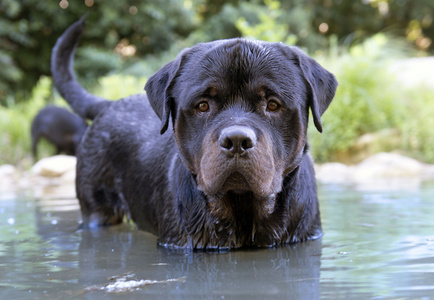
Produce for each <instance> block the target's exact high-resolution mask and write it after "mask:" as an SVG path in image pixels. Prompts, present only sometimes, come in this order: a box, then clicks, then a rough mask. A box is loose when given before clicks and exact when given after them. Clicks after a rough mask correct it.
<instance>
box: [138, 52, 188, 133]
mask: <svg viewBox="0 0 434 300" xmlns="http://www.w3.org/2000/svg"><path fill="white" fill-rule="evenodd" d="M188 50H189V49H185V50H184V51H182V52H181V53H180V54H179V55H178V56H177V57H176V59H175V60H174V61H172V62H170V63H168V64H167V65H165V66H164V67H162V68H161V69H160V70H159V71H158V72H157V73H155V74H154V75H152V76H151V77H150V78H149V79H148V81H147V82H146V85H145V90H146V94H147V95H148V99H149V103H150V104H151V106H152V108H153V110H154V111H155V112H156V114H157V115H158V117H159V118H160V120H161V130H160V133H161V134H163V133H164V132H165V131H166V130H167V127H168V126H169V118H170V114H172V119H173V120H174V119H175V114H176V107H175V104H176V103H175V102H174V99H173V96H172V95H171V91H172V87H173V83H174V82H175V79H176V77H177V76H178V74H179V71H180V69H181V66H182V65H183V63H184V60H185V59H184V57H185V54H186V52H187V51H188Z"/></svg>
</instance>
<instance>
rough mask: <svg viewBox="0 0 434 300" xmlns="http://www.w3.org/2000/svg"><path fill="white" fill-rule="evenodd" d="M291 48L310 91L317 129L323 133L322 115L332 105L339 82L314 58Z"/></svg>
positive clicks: (311, 106)
mask: <svg viewBox="0 0 434 300" xmlns="http://www.w3.org/2000/svg"><path fill="white" fill-rule="evenodd" d="M290 48H291V51H292V53H293V57H294V59H295V61H296V62H297V63H298V65H299V67H300V69H301V72H302V75H303V77H304V79H305V80H306V82H307V84H308V88H309V89H310V91H309V92H310V103H309V105H310V108H311V110H312V116H313V121H314V124H315V127H316V128H317V129H318V131H319V132H322V123H321V115H322V114H323V113H324V111H325V110H326V109H327V107H328V106H329V105H330V102H331V101H332V99H333V97H334V95H335V92H336V88H337V87H338V82H337V80H336V78H335V76H334V75H333V74H332V73H330V72H329V71H327V70H326V69H324V68H323V67H322V66H321V65H320V64H319V63H317V62H316V61H315V60H314V59H313V58H310V57H309V56H307V55H306V54H305V53H304V52H303V51H301V50H300V49H298V48H297V47H290Z"/></svg>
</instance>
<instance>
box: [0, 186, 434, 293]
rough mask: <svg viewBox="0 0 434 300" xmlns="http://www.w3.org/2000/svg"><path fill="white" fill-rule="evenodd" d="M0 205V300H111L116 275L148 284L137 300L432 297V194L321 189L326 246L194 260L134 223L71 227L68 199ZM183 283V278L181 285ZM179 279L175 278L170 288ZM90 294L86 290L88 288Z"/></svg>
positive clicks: (73, 206) (75, 216)
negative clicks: (146, 298) (89, 228)
mask: <svg viewBox="0 0 434 300" xmlns="http://www.w3.org/2000/svg"><path fill="white" fill-rule="evenodd" d="M1 199H2V200H1V201H0V269H1V270H2V272H0V298H1V299H9V298H34V299H39V298H50V299H51V298H55V299H56V298H65V297H66V298H77V297H78V298H92V299H99V298H101V299H102V298H104V299H106V298H107V297H116V294H110V293H109V292H108V291H107V290H100V289H98V290H96V289H95V288H94V287H105V286H107V285H108V284H111V283H113V282H114V278H118V277H125V276H130V277H126V278H130V279H131V280H136V281H137V282H142V283H143V282H144V281H141V280H154V281H157V282H154V284H151V285H146V286H141V287H140V288H139V289H138V290H134V291H132V292H128V295H130V296H131V295H133V296H134V297H135V298H136V297H137V298H139V297H143V296H150V297H152V298H159V299H160V298H170V299H172V298H175V299H178V298H179V299H184V298H191V297H192V296H193V297H195V298H200V299H207V298H210V299H211V298H212V299H216V298H217V299H219V298H226V299H227V298H236V297H237V298H238V297H239V296H243V298H256V299H264V298H280V299H317V298H325V299H347V298H375V297H377V298H384V297H386V298H422V297H428V298H429V297H432V295H433V294H434V276H433V275H434V272H433V270H434V221H433V217H432V216H433V215H434V188H433V185H427V186H423V187H422V188H421V189H420V190H401V191H383V192H380V191H378V189H376V190H373V191H366V190H365V191H363V192H361V191H356V190H353V189H351V188H348V187H342V186H323V187H322V188H320V199H321V214H322V220H323V229H324V232H325V235H324V237H323V238H322V240H316V241H311V242H307V243H299V244H294V245H290V246H287V247H281V248H273V249H257V250H240V251H234V252H224V253H203V252H198V253H190V252H182V251H174V250H168V249H165V248H160V247H157V242H156V238H155V236H153V235H151V234H149V233H146V232H142V231H138V230H135V229H134V228H133V227H132V226H131V225H127V224H124V225H122V226H114V227H108V228H102V229H100V230H93V231H81V230H77V228H78V224H79V221H80V213H79V210H78V205H77V202H76V200H74V199H60V198H59V199H45V200H25V199H24V198H23V199H18V200H17V199H15V200H14V199H11V198H8V197H2V198H1ZM180 278H185V280H184V281H183V280H178V281H176V279H180ZM173 279H175V281H172V280H173ZM86 288H88V289H87V290H86Z"/></svg>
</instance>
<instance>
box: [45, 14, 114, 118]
mask: <svg viewBox="0 0 434 300" xmlns="http://www.w3.org/2000/svg"><path fill="white" fill-rule="evenodd" d="M85 22H86V16H83V17H82V18H81V19H80V20H78V21H77V22H75V23H74V24H72V25H71V26H69V28H68V29H67V30H66V31H65V32H64V33H63V34H62V36H61V37H60V38H59V39H58V40H57V42H56V45H55V46H54V48H53V52H52V55H51V74H52V77H53V82H54V85H55V87H56V88H57V90H58V91H59V93H60V94H61V95H62V97H63V98H65V100H66V101H67V102H68V103H69V105H70V106H71V107H72V109H73V110H74V112H75V113H77V114H78V115H79V116H81V117H82V118H84V119H90V120H93V119H94V118H95V117H96V116H97V115H98V114H99V113H100V112H101V111H102V110H104V109H105V108H106V107H108V106H109V105H110V103H112V102H111V101H109V100H106V99H104V98H101V97H98V96H95V95H92V94H90V93H89V92H87V91H86V90H85V89H84V88H83V87H82V86H81V85H80V84H79V83H78V81H77V80H76V79H75V75H74V70H73V67H72V66H73V62H74V53H75V49H76V47H77V45H78V41H79V39H80V36H81V33H82V32H83V29H84V25H85Z"/></svg>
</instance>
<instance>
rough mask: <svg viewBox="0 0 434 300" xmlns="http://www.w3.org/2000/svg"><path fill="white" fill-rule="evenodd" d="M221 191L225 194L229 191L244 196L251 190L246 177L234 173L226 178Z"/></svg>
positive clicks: (236, 172)
mask: <svg viewBox="0 0 434 300" xmlns="http://www.w3.org/2000/svg"><path fill="white" fill-rule="evenodd" d="M222 189H223V190H224V191H226V192H228V191H231V192H233V193H235V194H244V193H246V192H249V191H251V190H252V189H251V187H250V185H249V183H248V181H247V179H246V177H245V176H244V175H243V174H241V173H240V172H238V171H235V172H233V173H231V174H229V176H228V177H226V180H225V182H224V183H223V186H222Z"/></svg>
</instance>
